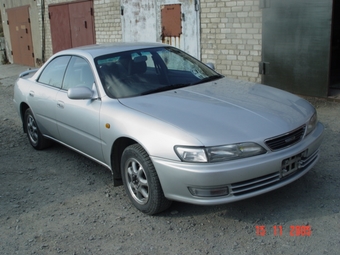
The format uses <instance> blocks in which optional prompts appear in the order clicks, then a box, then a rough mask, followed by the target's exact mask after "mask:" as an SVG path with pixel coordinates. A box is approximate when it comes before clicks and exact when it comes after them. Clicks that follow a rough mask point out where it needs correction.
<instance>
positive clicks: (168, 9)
mask: <svg viewBox="0 0 340 255" xmlns="http://www.w3.org/2000/svg"><path fill="white" fill-rule="evenodd" d="M121 15H122V32H123V41H125V42H129V41H147V42H164V43H167V44H170V45H173V46H176V47H177V48H180V49H182V50H184V51H186V52H188V53H189V54H191V55H193V56H195V57H196V58H200V27H199V26H200V24H199V0H192V1H187V0H178V1H174V0H121Z"/></svg>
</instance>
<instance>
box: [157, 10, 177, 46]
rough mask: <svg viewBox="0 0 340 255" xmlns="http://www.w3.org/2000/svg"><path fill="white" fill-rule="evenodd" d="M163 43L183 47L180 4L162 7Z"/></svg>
mask: <svg viewBox="0 0 340 255" xmlns="http://www.w3.org/2000/svg"><path fill="white" fill-rule="evenodd" d="M161 24H162V25H161V27H162V35H161V37H162V42H163V43H167V44H170V45H173V46H175V47H177V48H180V47H181V35H182V17H181V5H180V4H167V5H163V6H162V7H161Z"/></svg>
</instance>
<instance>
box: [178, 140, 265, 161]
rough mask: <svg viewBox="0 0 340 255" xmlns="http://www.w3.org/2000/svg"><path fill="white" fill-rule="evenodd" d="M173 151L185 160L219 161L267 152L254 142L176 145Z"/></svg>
mask: <svg viewBox="0 0 340 255" xmlns="http://www.w3.org/2000/svg"><path fill="white" fill-rule="evenodd" d="M175 151H176V153H177V155H178V157H179V158H180V159H181V160H182V161H186V162H221V161H228V160H233V159H240V158H247V157H252V156H256V155H261V154H264V153H266V152H267V151H266V150H265V149H264V148H263V147H261V146H260V145H258V144H256V143H237V144H229V145H223V146H216V147H207V148H194V147H182V146H176V147H175Z"/></svg>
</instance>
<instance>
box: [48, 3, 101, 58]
mask: <svg viewBox="0 0 340 255" xmlns="http://www.w3.org/2000/svg"><path fill="white" fill-rule="evenodd" d="M48 9H49V18H50V25H51V37H52V47H53V53H56V52H58V51H60V50H64V49H69V48H72V47H78V46H83V45H89V44H94V43H95V32H94V18H93V2H92V1H80V2H75V3H65V4H57V5H50V6H49V8H48Z"/></svg>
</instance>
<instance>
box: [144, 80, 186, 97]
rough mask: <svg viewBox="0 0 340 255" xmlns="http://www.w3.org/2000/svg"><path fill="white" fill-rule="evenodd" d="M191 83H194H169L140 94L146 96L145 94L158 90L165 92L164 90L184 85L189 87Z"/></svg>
mask: <svg viewBox="0 0 340 255" xmlns="http://www.w3.org/2000/svg"><path fill="white" fill-rule="evenodd" d="M190 85H192V84H190V83H183V84H173V85H169V86H164V87H160V88H156V89H152V90H148V91H145V92H143V93H141V94H140V95H141V96H145V95H149V94H153V93H157V92H163V91H167V90H172V89H178V88H183V87H187V86H190Z"/></svg>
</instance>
